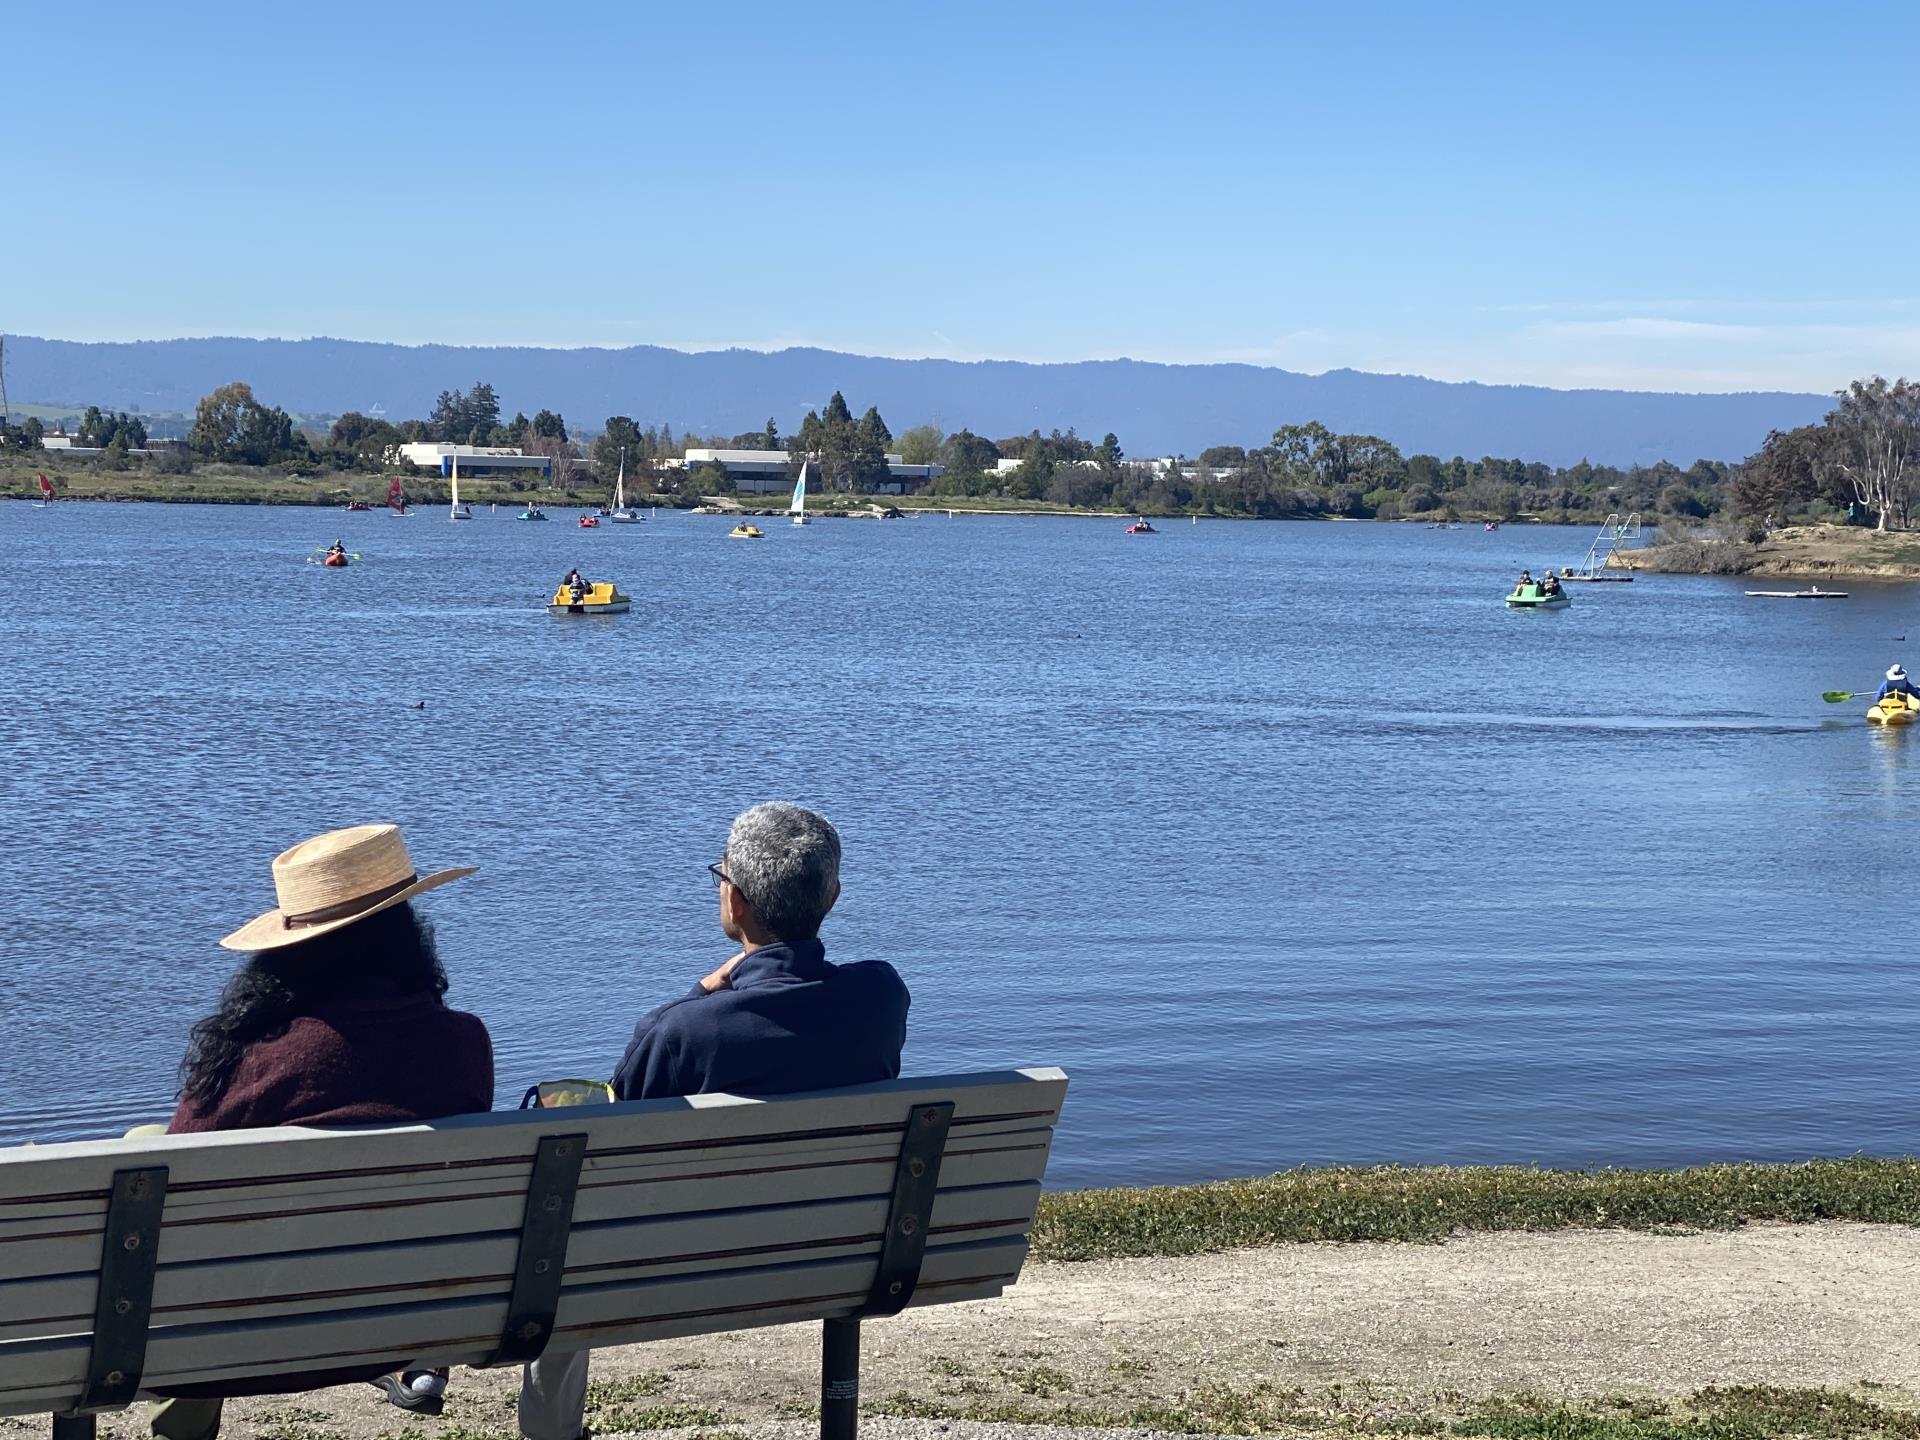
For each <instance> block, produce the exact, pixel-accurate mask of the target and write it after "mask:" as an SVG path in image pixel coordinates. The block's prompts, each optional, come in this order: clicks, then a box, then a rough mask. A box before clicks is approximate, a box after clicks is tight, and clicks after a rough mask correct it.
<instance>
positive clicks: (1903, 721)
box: [1867, 694, 1920, 725]
mask: <svg viewBox="0 0 1920 1440" xmlns="http://www.w3.org/2000/svg"><path fill="white" fill-rule="evenodd" d="M1916 716H1920V701H1916V700H1915V699H1914V698H1913V697H1912V696H1911V695H1900V694H1894V695H1889V696H1887V698H1886V699H1884V700H1876V701H1874V702H1873V704H1872V705H1871V706H1870V707H1869V708H1868V710H1867V719H1868V721H1869V722H1870V723H1872V724H1875V725H1911V724H1912V723H1913V722H1914V718H1915V717H1916Z"/></svg>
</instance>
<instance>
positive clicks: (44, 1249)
mask: <svg viewBox="0 0 1920 1440" xmlns="http://www.w3.org/2000/svg"><path fill="white" fill-rule="evenodd" d="M1047 1139H1048V1132H1034V1131H1026V1132H1022V1134H1021V1135H1020V1136H1018V1137H1005V1136H999V1137H989V1142H990V1143H988V1144H987V1145H986V1146H985V1153H975V1152H974V1151H972V1150H962V1151H960V1152H959V1153H957V1154H949V1155H948V1157H947V1162H946V1167H949V1168H943V1169H942V1172H941V1178H942V1187H941V1188H942V1189H949V1188H960V1187H963V1186H976V1185H996V1184H1008V1183H1017V1182H1019V1181H1024V1180H1031V1179H1038V1178H1039V1177H1040V1176H1041V1175H1042V1174H1044V1173H1045V1169H1046V1160H1047V1149H1046V1143H1047ZM898 1148H899V1142H898V1141H897V1140H896V1141H895V1142H894V1149H895V1150H898ZM528 1168H529V1167H528V1166H526V1165H523V1166H522V1167H521V1169H522V1173H521V1177H520V1180H519V1184H518V1186H517V1187H502V1188H498V1189H495V1190H494V1191H493V1193H492V1194H491V1195H490V1196H487V1197H485V1198H476V1199H455V1200H446V1199H443V1200H440V1201H438V1202H437V1203H433V1204H426V1203H419V1200H418V1197H409V1198H408V1199H407V1200H406V1201H405V1202H403V1203H402V1202H395V1201H392V1200H391V1199H389V1200H387V1201H383V1202H381V1203H380V1204H379V1205H375V1206H360V1207H352V1208H346V1205H347V1197H348V1193H349V1192H345V1191H336V1192H333V1193H332V1194H331V1195H330V1196H329V1197H328V1204H329V1205H334V1206H340V1207H342V1208H338V1209H334V1210H329V1209H327V1208H325V1207H324V1206H321V1205H319V1204H315V1205H314V1206H312V1207H310V1208H307V1209H293V1210H290V1211H288V1212H286V1213H272V1212H270V1213H268V1214H267V1215H265V1216H254V1215H251V1214H248V1213H247V1212H246V1211H242V1212H240V1214H239V1215H238V1216H236V1217H235V1218H232V1219H224V1220H223V1219H222V1218H221V1217H219V1216H218V1215H214V1216H210V1217H204V1218H202V1217H198V1216H194V1217H191V1218H188V1219H185V1220H183V1219H182V1218H181V1217H179V1216H176V1215H175V1214H174V1213H173V1209H172V1207H171V1206H169V1207H168V1211H167V1217H166V1221H165V1224H164V1226H163V1228H162V1230H161V1240H160V1264H161V1268H162V1272H163V1273H164V1272H165V1270H166V1269H167V1268H168V1267H169V1266H173V1265H177V1264H182V1263H188V1262H193V1261H201V1260H219V1259H227V1258H230V1257H236V1256H245V1255H260V1254H277V1253H280V1252H282V1251H285V1250H288V1249H315V1248H323V1247H326V1246H330V1245H332V1246H352V1245H357V1244H362V1243H364V1242H365V1240H366V1238H367V1235H368V1227H369V1226H375V1227H377V1228H378V1230H379V1233H380V1234H381V1236H382V1237H383V1238H385V1239H389V1240H394V1241H403V1240H430V1239H435V1238H440V1237H444V1236H449V1235H478V1234H491V1233H506V1232H515V1233H517V1232H518V1230H519V1226H520V1216H521V1209H522V1206H523V1205H524V1203H525V1197H526V1186H527V1175H526V1172H527V1170H528ZM604 1173H605V1172H595V1173H594V1176H593V1177H592V1178H591V1180H589V1178H588V1177H586V1176H583V1179H582V1187H581V1190H580V1193H579V1198H578V1200H577V1201H576V1203H575V1206H574V1223H575V1225H576V1226H578V1225H585V1224H591V1223H598V1222H602V1221H611V1220H622V1219H628V1218H634V1217H639V1216H647V1215H660V1216H665V1215H671V1214H679V1213H710V1212H716V1211H721V1210H726V1209H730V1208H737V1207H739V1206H742V1205H760V1204H764V1203H765V1200H766V1194H767V1189H766V1187H765V1186H762V1185H758V1184H755V1183H753V1177H754V1175H755V1174H756V1173H762V1172H753V1171H749V1172H744V1174H743V1176H728V1175H718V1176H712V1177H704V1176H703V1177H702V1178H699V1179H675V1180H667V1181H661V1182H657V1183H653V1184H647V1183H637V1182H636V1183H622V1182H620V1181H618V1180H617V1179H610V1180H606V1181H603V1180H601V1178H600V1176H601V1175H603V1174H604ZM892 1179H893V1171H892V1159H891V1157H890V1156H889V1157H887V1158H886V1159H885V1160H884V1163H882V1161H881V1158H880V1157H877V1156H869V1157H867V1163H862V1164H859V1165H842V1164H837V1163H836V1164H832V1165H829V1166H826V1167H822V1168H818V1169H807V1170H792V1171H787V1172H783V1173H781V1174H780V1175H779V1176H778V1194H779V1195H780V1198H781V1199H782V1200H783V1201H786V1202H788V1203H792V1204H801V1203H809V1202H815V1201H828V1200H837V1199H842V1198H845V1197H848V1196H855V1195H863V1194H864V1195H877V1194H880V1193H882V1192H883V1191H884V1190H886V1189H887V1188H888V1187H890V1186H891V1184H892ZM103 1218H104V1217H103ZM99 1229H100V1226H99V1222H96V1223H95V1225H94V1226H93V1228H91V1229H78V1228H71V1227H70V1228H68V1229H66V1230H65V1231H64V1232H62V1233H61V1234H59V1235H58V1236H57V1237H47V1236H40V1237H36V1238H35V1239H34V1240H33V1241H32V1243H31V1244H26V1243H8V1242H4V1241H0V1273H8V1274H13V1275H17V1276H20V1277H21V1278H27V1277H29V1276H35V1275H59V1274H73V1273H78V1272H81V1271H90V1270H92V1269H93V1268H94V1267H95V1266H97V1265H98V1263H99V1258H100V1241H99ZM5 1313H6V1311H5V1310H4V1309H0V1315H4V1314H5ZM15 1313H19V1312H15Z"/></svg>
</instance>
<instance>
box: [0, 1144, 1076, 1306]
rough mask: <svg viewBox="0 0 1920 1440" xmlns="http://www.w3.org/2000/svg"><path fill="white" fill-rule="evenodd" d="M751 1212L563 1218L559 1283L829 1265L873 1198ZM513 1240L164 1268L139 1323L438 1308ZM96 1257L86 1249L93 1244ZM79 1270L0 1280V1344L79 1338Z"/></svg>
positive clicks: (957, 1205)
mask: <svg viewBox="0 0 1920 1440" xmlns="http://www.w3.org/2000/svg"><path fill="white" fill-rule="evenodd" d="M1039 1188H1040V1187H1039V1184H1038V1182H1037V1181H1028V1182H1025V1183H1019V1184H1011V1185H991V1186H981V1187H975V1188H965V1189H961V1188H955V1189H947V1188H943V1189H942V1190H941V1192H940V1195H939V1197H938V1198H937V1199H936V1201H935V1203H934V1209H933V1220H932V1225H931V1227H930V1229H929V1232H928V1233H929V1236H930V1237H931V1240H932V1243H935V1244H940V1243H957V1242H960V1241H964V1240H967V1239H988V1238H1004V1237H1008V1236H1014V1235H1022V1234H1025V1233H1026V1231H1027V1228H1028V1227H1029V1225H1030V1224H1031V1219H1032V1215H1033V1211H1034V1206H1035V1204H1036V1203H1037V1201H1038V1199H1039ZM767 1213H769V1214H771V1215H773V1216H776V1217H778V1222H779V1223H778V1230H777V1233H776V1234H774V1235H763V1234H762V1233H760V1226H759V1218H760V1213H759V1212H756V1211H752V1210H747V1211H729V1212H726V1213H724V1214H718V1215H697V1214H696V1215H675V1216H672V1217H669V1218H665V1219H639V1220H621V1221H609V1222H602V1223H597V1224H591V1225H582V1224H580V1223H578V1222H576V1224H575V1227H574V1232H573V1237H572V1241H571V1243H570V1244H569V1246H568V1248H567V1276H568V1278H569V1279H570V1280H577V1281H578V1282H579V1283H582V1284H586V1283H591V1282H594V1281H597V1280H602V1279H611V1278H616V1277H617V1276H618V1275H620V1274H623V1273H630V1274H634V1275H655V1276H657V1275H669V1274H679V1273H686V1272H689V1271H695V1270H698V1271H702V1272H705V1273H718V1272H721V1271H724V1270H730V1269H747V1268H752V1267H757V1266H765V1265H769V1264H777V1263H780V1262H782V1261H784V1260H789V1259H791V1260H805V1259H825V1258H838V1257H844V1256H850V1255H856V1254H860V1253H864V1252H867V1251H871V1250H872V1249H873V1248H874V1247H875V1246H876V1245H878V1243H879V1240H880V1231H881V1229H882V1227H883V1226H884V1225H885V1224H886V1218H887V1198H886V1197H885V1196H871V1197H864V1198H860V1199H853V1200H839V1201H829V1202H826V1203H823V1204H819V1205H807V1206H794V1207H789V1208H783V1209H780V1210H774V1211H769V1212H767ZM517 1241H518V1235H517V1233H510V1232H502V1233H496V1234H493V1235H488V1236H468V1237H458V1238H451V1239H435V1240H427V1241H417V1242H413V1243H410V1244H405V1245H395V1244H392V1243H390V1242H387V1241H385V1240H384V1239H382V1240H378V1241H374V1240H371V1239H368V1238H366V1237H363V1242H362V1243H361V1244H360V1245H358V1246H357V1247H354V1248H351V1249H339V1250H306V1251H298V1252H295V1253H292V1254H269V1255H264V1256H254V1257H248V1258H245V1259H241V1260H235V1261H224V1262H214V1263H201V1264H191V1265H185V1264H177V1263H176V1264H166V1265H162V1266H161V1267H160V1271H159V1274H158V1276H157V1278H156V1280H155V1283H154V1292H153V1312H152V1314H153V1325H154V1326H155V1327H161V1326H166V1325H171V1324H185V1323H193V1324H206V1323H215V1322H223V1321H228V1320H236V1321H237V1320H240V1319H244V1318H246V1317H249V1316H272V1315H283V1314H298V1313H301V1312H303V1311H306V1310H310V1309H311V1308H313V1305H314V1303H315V1302H316V1301H317V1300H321V1299H327V1298H332V1299H336V1300H338V1301H339V1302H340V1303H342V1304H352V1305H357V1306H375V1305H382V1304H393V1303H404V1302H405V1301H407V1300H408V1299H410V1298H413V1296H414V1295H415V1294H417V1293H418V1292H419V1291H420V1290H422V1289H423V1288H426V1287H433V1288H434V1289H435V1290H436V1291H437V1292H438V1293H440V1294H442V1295H443V1296H445V1297H447V1298H469V1297H475V1296H484V1295H491V1294H498V1295H500V1296H502V1297H503V1298H504V1296H505V1295H506V1293H507V1290H508V1288H509V1284H510V1282H511V1280H512V1275H513V1263H514V1255H515V1247H516V1244H517ZM96 1248H97V1247H96ZM94 1294H95V1277H94V1275H93V1273H91V1272H88V1273H83V1274H69V1275H58V1276H49V1277H44V1278H37V1279H32V1280H7V1281H0V1341H5V1340H11V1339H25V1338H30V1337H31V1336H33V1335H45V1334H47V1333H48V1332H49V1330H51V1329H53V1328H55V1327H57V1326H61V1325H64V1326H66V1327H67V1328H70V1329H74V1330H81V1329H85V1328H86V1326H87V1324H88V1322H89V1320H90V1319H91V1317H92V1314H93V1304H94Z"/></svg>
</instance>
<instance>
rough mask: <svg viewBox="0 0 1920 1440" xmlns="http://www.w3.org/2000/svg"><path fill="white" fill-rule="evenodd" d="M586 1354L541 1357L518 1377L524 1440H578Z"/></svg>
mask: <svg viewBox="0 0 1920 1440" xmlns="http://www.w3.org/2000/svg"><path fill="white" fill-rule="evenodd" d="M591 1353H592V1352H591V1351H589V1350H570V1351H568V1352H567V1353H565V1354H563V1355H543V1356H541V1358H540V1359H538V1360H535V1361H534V1362H533V1363H532V1364H531V1365H528V1366H527V1367H526V1369H525V1370H524V1371H522V1372H521V1376H520V1404H519V1407H518V1412H519V1419H520V1433H521V1434H522V1435H524V1436H526V1437H527V1440H580V1435H581V1432H582V1431H583V1430H584V1429H585V1428H586V1416H587V1356H588V1355H590V1354H591Z"/></svg>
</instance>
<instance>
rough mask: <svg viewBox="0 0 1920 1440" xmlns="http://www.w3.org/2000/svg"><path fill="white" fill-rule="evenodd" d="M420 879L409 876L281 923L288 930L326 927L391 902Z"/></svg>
mask: <svg viewBox="0 0 1920 1440" xmlns="http://www.w3.org/2000/svg"><path fill="white" fill-rule="evenodd" d="M419 878H420V877H419V875H418V874H413V875H409V876H407V878H406V879H404V880H402V881H400V882H399V883H397V884H394V885H383V886H381V887H380V888H379V889H378V890H369V891H368V892H367V893H366V894H364V895H356V896H354V897H353V899H351V900H342V901H341V902H340V903H339V904H338V905H326V906H322V907H321V908H320V909H318V910H302V911H301V912H300V913H299V914H297V915H282V916H281V917H280V923H281V925H283V926H284V927H285V928H287V929H288V930H304V929H305V928H306V927H307V926H309V925H325V924H326V923H327V922H328V921H330V920H344V919H346V918H347V916H349V915H357V914H359V913H360V912H361V911H362V910H365V909H367V908H368V907H369V906H373V905H378V904H379V903H380V902H381V901H382V900H391V899H392V898H393V897H394V896H396V895H398V894H399V893H400V892H401V891H402V890H404V889H406V888H407V887H408V886H409V885H411V884H413V883H414V882H415V881H417V880H418V879H419Z"/></svg>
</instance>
